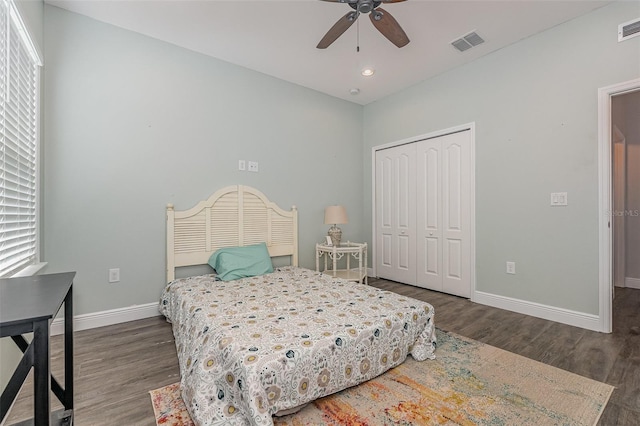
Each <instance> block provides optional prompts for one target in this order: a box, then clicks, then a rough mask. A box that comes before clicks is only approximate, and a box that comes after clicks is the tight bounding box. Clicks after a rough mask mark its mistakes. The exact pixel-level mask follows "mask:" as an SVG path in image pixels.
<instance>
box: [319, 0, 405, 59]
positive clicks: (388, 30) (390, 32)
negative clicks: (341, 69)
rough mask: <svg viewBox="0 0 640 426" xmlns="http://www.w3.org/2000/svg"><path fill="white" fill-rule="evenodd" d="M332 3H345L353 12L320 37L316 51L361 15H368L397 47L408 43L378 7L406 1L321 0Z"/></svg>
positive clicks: (400, 30) (400, 28) (386, 14)
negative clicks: (383, 4)
mask: <svg viewBox="0 0 640 426" xmlns="http://www.w3.org/2000/svg"><path fill="white" fill-rule="evenodd" d="M323 1H330V2H334V3H347V4H349V6H351V8H352V9H353V11H351V12H349V13H347V14H346V15H344V16H343V17H342V18H340V19H339V20H338V22H336V23H335V24H334V25H333V27H331V29H329V31H328V32H327V33H326V34H325V35H324V37H322V40H320V43H318V45H317V46H316V47H317V48H318V49H326V48H327V47H329V46H330V45H331V43H333V42H334V41H336V40H337V39H338V37H340V36H341V35H342V34H343V33H344V32H345V31H347V29H348V28H349V27H350V26H351V24H353V23H354V22H355V21H356V19H358V16H360V14H361V13H369V19H371V22H372V23H373V26H374V27H376V28H377V29H378V31H380V32H381V33H382V35H383V36H385V37H386V38H387V39H389V41H390V42H391V43H393V44H395V45H396V46H398V47H404V46H406V45H407V44H408V43H409V37H407V34H406V33H405V32H404V30H403V29H402V27H400V24H398V21H396V20H395V18H394V17H393V16H391V14H390V13H389V12H387V11H386V10H384V9H382V8H380V7H378V6H380V4H381V3H399V2H402V1H406V0H379V1H374V0H323Z"/></svg>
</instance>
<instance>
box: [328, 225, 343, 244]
mask: <svg viewBox="0 0 640 426" xmlns="http://www.w3.org/2000/svg"><path fill="white" fill-rule="evenodd" d="M327 235H329V237H331V244H333V245H334V246H335V247H338V246H339V245H340V240H341V239H342V229H340V228H338V227H337V226H336V225H333V226H332V227H331V228H329V232H327Z"/></svg>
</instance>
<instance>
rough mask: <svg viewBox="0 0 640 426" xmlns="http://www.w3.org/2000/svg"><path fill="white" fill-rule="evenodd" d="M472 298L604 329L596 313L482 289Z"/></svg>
mask: <svg viewBox="0 0 640 426" xmlns="http://www.w3.org/2000/svg"><path fill="white" fill-rule="evenodd" d="M472 300H473V301H474V302H476V303H480V304H482V305H487V306H492V307H494V308H500V309H506V310H507V311H512V312H518V313H520V314H525V315H530V316H532V317H537V318H542V319H546V320H549V321H555V322H560V323H563V324H568V325H573V326H575V327H581V328H586V329H587V330H594V331H602V329H601V323H600V317H599V316H598V315H594V314H587V313H584V312H577V311H572V310H569V309H563V308H558V307H555V306H548V305H543V304H541V303H535V302H529V301H526V300H520V299H513V298H510V297H505V296H498V295H495V294H491V293H484V292H482V291H476V292H475V293H474V297H473V298H472Z"/></svg>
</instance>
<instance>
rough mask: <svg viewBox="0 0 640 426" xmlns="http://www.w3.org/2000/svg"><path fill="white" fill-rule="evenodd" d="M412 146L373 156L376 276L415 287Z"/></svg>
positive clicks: (414, 212) (414, 211) (414, 209)
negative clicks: (374, 162) (374, 159)
mask: <svg viewBox="0 0 640 426" xmlns="http://www.w3.org/2000/svg"><path fill="white" fill-rule="evenodd" d="M415 149H416V148H415V146H414V145H412V144H409V145H401V146H397V147H393V148H389V149H385V150H381V151H378V152H376V234H377V235H376V263H377V264H376V272H377V275H378V276H379V277H381V278H386V279H390V280H394V281H399V282H403V283H407V284H415V280H416V279H415V277H416V252H415V249H414V247H415V244H416V235H415V223H416V216H415V214H416V204H415V195H414V194H415V190H416V176H415Z"/></svg>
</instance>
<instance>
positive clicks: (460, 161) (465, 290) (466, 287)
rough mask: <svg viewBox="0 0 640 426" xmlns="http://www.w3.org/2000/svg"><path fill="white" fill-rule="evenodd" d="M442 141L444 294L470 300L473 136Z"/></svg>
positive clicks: (445, 138)
mask: <svg viewBox="0 0 640 426" xmlns="http://www.w3.org/2000/svg"><path fill="white" fill-rule="evenodd" d="M438 139H439V140H440V141H441V143H442V154H443V161H442V192H443V194H442V195H443V197H442V216H443V223H442V239H443V252H442V256H443V265H444V267H445V268H444V271H443V274H442V291H444V292H446V293H450V294H455V295H458V296H464V297H470V296H471V277H470V272H471V270H470V265H471V259H470V256H471V251H470V236H471V234H470V230H471V229H470V227H471V224H470V217H471V214H470V211H469V209H470V207H471V205H470V174H469V173H470V172H469V170H470V132H460V133H454V134H451V135H446V136H443V137H441V138H438Z"/></svg>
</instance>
